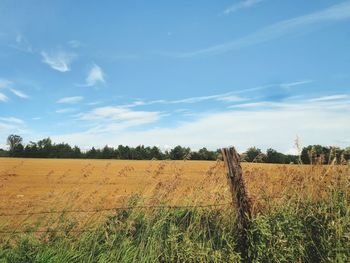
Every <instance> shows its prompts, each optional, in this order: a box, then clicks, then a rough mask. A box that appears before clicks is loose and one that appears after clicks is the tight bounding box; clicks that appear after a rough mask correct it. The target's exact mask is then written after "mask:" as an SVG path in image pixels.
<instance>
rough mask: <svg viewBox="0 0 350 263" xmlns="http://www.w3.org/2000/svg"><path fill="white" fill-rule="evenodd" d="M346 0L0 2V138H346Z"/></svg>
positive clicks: (287, 146) (162, 142) (84, 142)
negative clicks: (14, 135)
mask: <svg viewBox="0 0 350 263" xmlns="http://www.w3.org/2000/svg"><path fill="white" fill-rule="evenodd" d="M349 69H350V1H334V0H333V1H329V0H318V1H301V0H294V1H277V0H236V1H234V0H231V1H103V2H100V1H6V0H5V1H4V0H3V1H0V147H6V146H5V143H6V137H7V135H9V134H11V133H16V134H20V135H21V136H23V137H24V139H25V142H29V141H30V140H37V139H41V138H43V137H48V136H49V137H51V138H52V139H53V141H55V142H62V141H64V142H68V143H70V144H72V145H79V146H80V147H82V148H84V149H86V148H87V147H91V146H97V147H101V146H104V145H106V144H108V145H110V146H116V145H118V144H124V145H125V144H127V145H133V146H134V145H139V144H144V145H158V146H159V147H161V148H162V149H165V148H167V147H172V146H174V145H177V144H181V145H184V146H190V147H192V148H194V149H198V148H199V147H203V146H206V147H208V148H210V149H216V148H218V147H222V146H228V145H236V146H237V147H238V149H239V150H241V151H242V150H245V149H246V148H247V147H249V146H257V147H260V148H262V149H266V148H268V147H273V148H275V149H277V150H280V151H282V152H293V151H294V150H293V144H294V140H295V138H296V137H297V136H298V137H299V139H300V141H301V143H302V145H308V144H315V143H318V144H325V145H338V146H341V147H345V146H349V145H350V137H349V134H350V114H349V113H350V74H349V73H350V72H349Z"/></svg>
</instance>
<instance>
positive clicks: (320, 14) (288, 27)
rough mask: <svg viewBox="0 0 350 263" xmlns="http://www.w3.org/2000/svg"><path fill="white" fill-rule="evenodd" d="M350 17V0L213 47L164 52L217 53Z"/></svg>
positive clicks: (179, 55) (181, 54)
mask: <svg viewBox="0 0 350 263" xmlns="http://www.w3.org/2000/svg"><path fill="white" fill-rule="evenodd" d="M349 18H350V1H346V2H343V3H340V4H336V5H333V6H331V7H328V8H326V9H324V10H321V11H316V12H314V13H310V14H307V15H303V16H298V17H295V18H292V19H287V20H283V21H280V22H277V23H275V24H272V25H270V26H267V27H265V28H262V29H260V30H258V31H256V32H255V33H252V34H250V35H247V36H245V37H242V38H238V39H235V40H233V41H231V42H226V43H223V44H218V45H214V46H211V47H207V48H203V49H199V50H195V51H191V52H183V53H164V54H165V55H170V56H174V57H179V58H186V57H196V56H205V55H216V54H221V53H225V52H228V51H231V50H235V49H240V48H243V47H248V46H252V45H256V44H259V43H263V42H267V41H270V40H273V39H276V38H278V37H282V36H284V35H287V34H290V33H292V32H293V31H297V30H299V29H302V28H304V27H306V26H312V25H316V24H320V23H325V22H339V21H342V20H346V19H349Z"/></svg>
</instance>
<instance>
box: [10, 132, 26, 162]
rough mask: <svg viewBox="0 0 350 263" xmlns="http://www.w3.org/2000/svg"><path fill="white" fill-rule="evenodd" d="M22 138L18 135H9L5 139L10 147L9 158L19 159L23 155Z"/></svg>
mask: <svg viewBox="0 0 350 263" xmlns="http://www.w3.org/2000/svg"><path fill="white" fill-rule="evenodd" d="M22 142H23V138H22V137H21V136H19V135H15V134H11V135H9V136H8V137H7V144H8V145H9V147H10V156H13V157H21V156H23V155H24V147H23V144H22Z"/></svg>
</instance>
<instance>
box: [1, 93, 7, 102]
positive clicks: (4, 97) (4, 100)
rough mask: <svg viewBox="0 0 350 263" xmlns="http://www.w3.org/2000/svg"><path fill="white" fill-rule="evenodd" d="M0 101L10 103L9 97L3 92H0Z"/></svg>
mask: <svg viewBox="0 0 350 263" xmlns="http://www.w3.org/2000/svg"><path fill="white" fill-rule="evenodd" d="M0 101H1V102H6V101H8V97H7V96H6V95H5V94H4V93H1V92H0Z"/></svg>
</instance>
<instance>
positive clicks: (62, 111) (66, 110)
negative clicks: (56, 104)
mask: <svg viewBox="0 0 350 263" xmlns="http://www.w3.org/2000/svg"><path fill="white" fill-rule="evenodd" d="M75 111H77V109H75V108H64V109H58V110H56V113H71V112H75Z"/></svg>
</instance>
